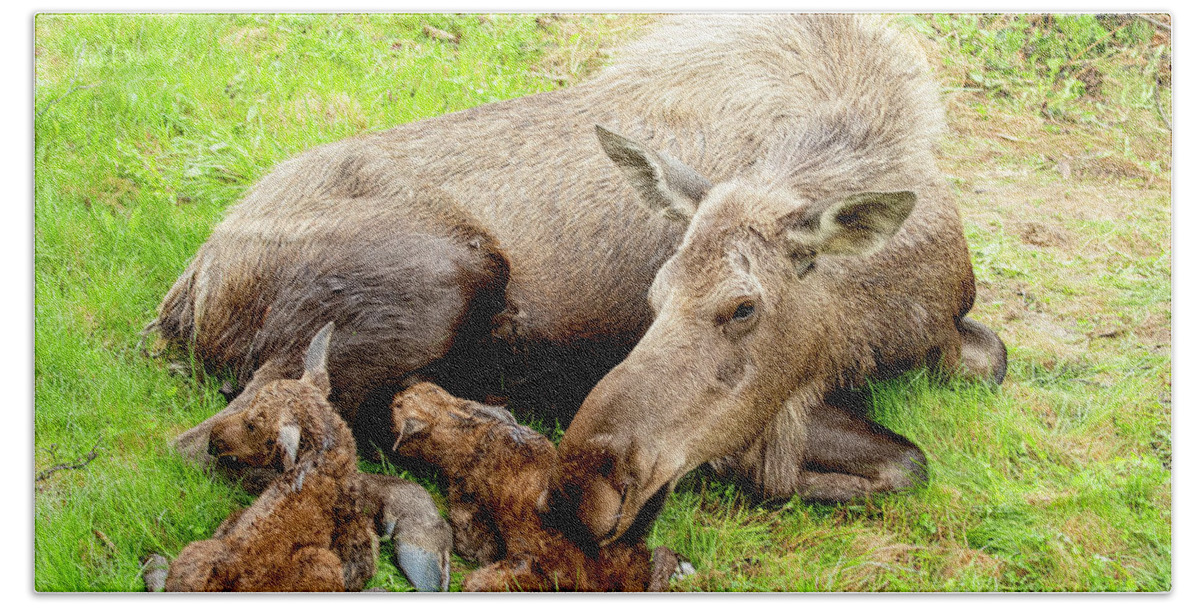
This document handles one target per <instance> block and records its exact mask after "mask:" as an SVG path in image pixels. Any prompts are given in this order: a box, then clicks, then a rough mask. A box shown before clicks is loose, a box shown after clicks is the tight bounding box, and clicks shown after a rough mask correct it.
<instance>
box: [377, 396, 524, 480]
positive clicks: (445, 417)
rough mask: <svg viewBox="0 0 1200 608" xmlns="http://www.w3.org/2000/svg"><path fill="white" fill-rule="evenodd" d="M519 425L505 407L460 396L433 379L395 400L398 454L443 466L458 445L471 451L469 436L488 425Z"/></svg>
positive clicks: (393, 446)
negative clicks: (433, 381)
mask: <svg viewBox="0 0 1200 608" xmlns="http://www.w3.org/2000/svg"><path fill="white" fill-rule="evenodd" d="M496 424H503V425H506V426H514V427H515V426H516V425H517V420H516V419H515V418H513V415H512V414H511V413H509V412H508V410H505V409H503V408H499V407H495V406H490V405H483V404H481V403H476V402H474V401H469V400H467V399H459V398H457V397H455V396H454V395H451V394H450V393H448V392H446V390H445V389H443V388H442V387H440V386H438V385H436V384H433V383H431V382H422V383H419V384H415V385H413V386H412V387H410V388H408V389H407V390H405V391H403V392H401V393H400V394H398V395H396V397H395V399H393V400H392V430H393V431H394V432H395V434H396V443H395V444H393V445H392V449H393V451H395V452H396V454H397V455H399V456H402V457H408V458H417V459H421V460H425V461H427V462H430V463H433V464H435V465H441V464H442V462H441V461H442V460H443V457H444V456H446V455H447V453H448V452H451V451H453V449H454V448H455V447H459V448H462V449H464V450H471V449H473V447H474V444H473V443H472V442H471V441H470V440H471V437H470V435H471V434H472V433H473V432H475V431H476V430H477V429H480V428H483V427H485V426H494V425H496Z"/></svg>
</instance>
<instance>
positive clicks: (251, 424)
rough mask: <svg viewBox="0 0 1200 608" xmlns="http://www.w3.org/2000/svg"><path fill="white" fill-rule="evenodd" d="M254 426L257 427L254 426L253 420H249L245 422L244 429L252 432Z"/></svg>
mask: <svg viewBox="0 0 1200 608" xmlns="http://www.w3.org/2000/svg"><path fill="white" fill-rule="evenodd" d="M255 428H257V427H255V426H254V423H253V422H250V421H247V422H246V430H247V431H249V432H251V433H253V432H254V429H255Z"/></svg>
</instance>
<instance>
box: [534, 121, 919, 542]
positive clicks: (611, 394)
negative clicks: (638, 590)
mask: <svg viewBox="0 0 1200 608" xmlns="http://www.w3.org/2000/svg"><path fill="white" fill-rule="evenodd" d="M597 129H598V133H599V136H600V141H601V144H602V146H603V148H604V150H605V152H606V153H607V154H608V156H609V157H610V158H611V159H612V160H613V161H614V162H615V163H616V164H617V167H618V168H619V169H620V170H621V172H622V173H624V174H625V175H626V176H627V177H628V178H629V181H630V183H632V184H633V186H634V188H635V189H636V190H637V191H638V193H639V195H640V196H641V197H642V199H643V200H644V201H645V202H646V204H648V205H649V206H651V207H652V208H654V209H656V210H658V211H660V212H661V213H663V214H664V215H665V216H667V217H669V218H673V219H676V220H678V221H684V222H687V223H688V228H687V231H686V232H685V235H684V238H683V241H682V243H681V245H680V247H679V249H678V250H677V251H676V252H675V254H674V255H673V256H672V257H671V258H670V259H668V260H667V262H666V263H665V264H664V265H663V266H662V268H661V269H660V270H659V272H658V274H657V276H656V277H655V279H654V282H653V284H652V285H651V288H650V291H649V303H650V306H651V308H652V310H653V312H654V315H655V317H654V322H653V323H652V324H651V326H650V328H649V330H648V331H647V332H646V334H645V335H644V336H643V338H642V339H641V341H640V342H639V343H638V344H637V346H636V347H635V348H634V349H633V351H632V352H631V353H630V354H629V356H628V357H627V358H626V359H625V360H624V361H623V362H622V363H621V364H619V365H618V366H616V367H615V368H614V369H613V370H612V371H610V372H609V373H608V375H606V376H605V377H604V378H603V379H602V380H601V381H600V382H599V384H597V386H596V387H595V388H594V389H593V390H592V392H591V393H590V394H589V395H588V397H587V399H586V400H585V401H584V403H583V405H582V406H581V408H580V409H579V412H578V413H577V414H576V416H575V418H574V420H572V421H571V425H570V427H569V428H568V429H567V432H566V434H565V435H564V437H563V439H562V442H561V443H560V444H559V456H560V470H559V476H558V479H557V480H556V482H555V489H554V497H553V507H552V508H553V509H554V510H555V511H556V512H568V513H571V514H573V516H574V517H576V518H577V521H578V522H580V523H581V524H583V526H584V527H586V528H587V530H588V531H589V532H590V534H591V535H592V536H593V537H594V538H595V539H596V540H597V541H598V542H599V543H601V544H606V543H608V542H611V541H613V540H615V539H616V538H618V537H620V536H622V535H623V534H625V533H627V532H632V533H634V534H640V533H641V532H642V531H644V527H643V526H644V525H648V524H649V523H652V522H653V520H654V518H655V517H657V511H658V508H659V507H661V504H662V502H663V500H664V499H665V497H666V494H667V493H669V491H670V490H671V488H673V486H674V484H675V482H676V481H677V480H678V479H679V478H680V477H681V476H683V475H684V474H685V473H687V472H688V471H690V470H691V469H693V468H695V467H696V466H698V465H700V464H701V463H704V462H707V461H709V460H713V459H716V458H720V457H723V456H727V455H730V454H732V453H734V452H736V451H737V450H738V449H740V448H743V447H745V446H746V445H748V444H749V443H750V442H752V441H753V440H754V439H755V438H756V437H757V436H758V435H759V434H760V433H761V432H762V431H763V430H764V429H765V428H766V426H767V425H768V424H769V422H770V421H771V420H772V418H773V417H774V416H775V415H776V414H777V413H778V412H779V410H780V408H781V407H782V405H783V403H784V401H785V400H786V399H787V397H788V395H789V394H790V393H792V392H793V391H795V390H796V389H797V387H799V386H801V385H802V384H803V383H804V382H805V381H806V379H807V378H810V377H813V376H817V375H822V374H831V373H836V370H830V369H827V368H828V367H829V366H830V364H829V363H828V357H827V356H826V352H825V351H826V349H827V348H828V346H829V345H830V344H831V342H834V341H836V335H837V333H838V331H839V327H840V326H841V323H842V322H843V320H844V319H845V318H847V316H848V315H852V314H853V311H852V310H851V311H846V312H844V313H842V312H839V310H840V309H839V307H841V308H846V307H847V306H852V305H850V304H848V303H844V302H837V301H835V298H834V294H835V293H836V290H834V289H832V288H831V282H835V281H845V280H847V279H848V278H850V277H845V276H839V275H838V273H837V272H836V271H831V270H830V269H825V270H824V271H823V270H822V260H823V259H825V258H826V256H861V255H871V254H873V253H874V252H876V251H878V250H879V249H881V248H883V246H884V245H885V244H886V243H887V242H888V240H889V239H890V238H891V237H892V235H893V234H894V233H895V232H897V231H898V230H899V228H900V225H901V224H902V223H903V222H904V220H905V219H906V218H907V217H908V215H909V213H910V212H911V211H912V209H913V206H914V204H915V202H916V196H915V195H914V194H913V193H912V192H863V193H851V194H847V195H841V196H837V197H832V198H819V197H808V196H805V195H804V194H803V193H799V192H796V191H795V190H794V189H793V188H790V187H788V186H787V185H784V184H780V183H778V182H781V181H783V180H772V179H771V177H770V175H769V174H765V173H764V174H762V175H758V176H755V177H743V178H737V179H734V180H731V181H728V182H725V183H721V184H717V185H712V184H710V183H709V181H708V180H707V179H705V178H704V177H703V176H701V175H699V174H698V173H696V172H695V171H693V170H692V169H690V168H688V167H687V166H686V165H684V164H682V163H680V162H679V161H677V160H675V159H672V158H669V157H667V156H666V155H664V154H661V153H658V152H656V151H654V150H652V149H650V148H648V147H647V146H645V145H643V144H640V143H638V142H634V141H631V140H628V139H626V138H624V137H621V136H619V135H616V134H614V133H611V132H609V131H606V130H604V129H602V128H599V127H598V128H597ZM639 522H640V523H639Z"/></svg>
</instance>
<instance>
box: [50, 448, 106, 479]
mask: <svg viewBox="0 0 1200 608" xmlns="http://www.w3.org/2000/svg"><path fill="white" fill-rule="evenodd" d="M99 446H100V444H99V443H97V444H96V445H94V446H92V449H91V450H90V451H89V452H88V453H87V454H84V455H83V457H81V458H79V459H78V460H76V461H75V462H69V463H65V464H56V465H54V466H52V467H50V468H48V469H46V470H44V471H42V472H40V473H38V474H37V477H36V478H35V480H34V481H45V480H46V479H47V478H49V477H50V476H51V475H53V474H55V473H57V472H59V471H66V470H68V469H82V468H83V467H86V466H87V465H88V464H90V463H91V462H92V461H93V460H95V459H96V456H97V455H98V454H97V453H96V448H97V447H99ZM52 453H53V452H52Z"/></svg>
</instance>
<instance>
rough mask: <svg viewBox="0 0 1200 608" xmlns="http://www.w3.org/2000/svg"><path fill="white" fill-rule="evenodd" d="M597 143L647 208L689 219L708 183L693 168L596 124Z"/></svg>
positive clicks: (707, 189)
mask: <svg viewBox="0 0 1200 608" xmlns="http://www.w3.org/2000/svg"><path fill="white" fill-rule="evenodd" d="M596 136H597V137H598V138H599V139H600V147H601V148H603V149H604V153H605V154H607V155H608V157H609V158H610V159H612V161H613V163H615V164H616V165H617V168H618V169H620V171H621V173H623V174H625V178H626V179H628V180H629V184H630V185H632V186H633V188H634V190H637V193H638V195H639V196H640V197H641V198H642V202H644V203H645V204H646V205H647V206H649V207H650V209H651V210H653V211H657V212H659V213H662V214H663V215H664V216H666V217H667V218H668V219H671V220H676V221H691V219H692V216H693V215H695V213H696V208H697V207H699V206H700V201H701V200H703V199H704V197H705V195H707V194H708V191H709V189H711V188H712V184H711V183H710V182H709V181H708V179H707V178H705V177H704V176H703V175H701V174H700V173H699V172H697V171H696V170H695V169H693V168H691V167H689V166H687V165H685V164H683V163H682V162H680V161H679V160H676V159H675V158H674V157H672V156H670V155H669V154H666V153H664V152H656V151H655V150H652V149H650V147H649V146H646V145H645V144H643V143H641V142H637V141H634V140H632V139H629V138H627V137H624V136H622V135H618V134H616V133H613V132H612V131H609V130H608V129H605V128H604V127H602V126H600V125H596Z"/></svg>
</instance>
